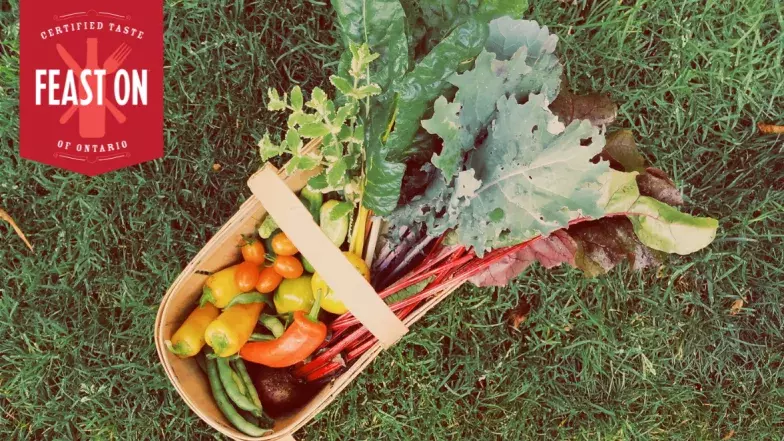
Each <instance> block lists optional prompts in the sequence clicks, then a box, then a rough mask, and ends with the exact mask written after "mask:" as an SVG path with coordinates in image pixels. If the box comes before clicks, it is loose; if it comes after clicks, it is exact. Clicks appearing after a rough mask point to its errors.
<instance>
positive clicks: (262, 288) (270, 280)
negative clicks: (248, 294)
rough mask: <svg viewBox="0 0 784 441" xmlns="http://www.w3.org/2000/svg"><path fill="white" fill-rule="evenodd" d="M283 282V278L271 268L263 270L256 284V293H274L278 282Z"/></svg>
mask: <svg viewBox="0 0 784 441" xmlns="http://www.w3.org/2000/svg"><path fill="white" fill-rule="evenodd" d="M282 280H283V276H281V275H280V274H278V273H277V272H276V271H275V269H274V268H273V267H271V266H269V267H267V268H264V269H263V270H261V275H260V276H259V283H257V284H256V291H258V292H260V293H262V294H267V293H271V292H272V291H275V289H277V287H278V285H280V282H281V281H282Z"/></svg>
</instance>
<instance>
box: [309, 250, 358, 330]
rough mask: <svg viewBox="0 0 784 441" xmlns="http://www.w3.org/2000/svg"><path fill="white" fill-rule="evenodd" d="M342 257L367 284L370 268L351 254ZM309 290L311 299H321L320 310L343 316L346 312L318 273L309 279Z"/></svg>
mask: <svg viewBox="0 0 784 441" xmlns="http://www.w3.org/2000/svg"><path fill="white" fill-rule="evenodd" d="M343 255H344V256H346V259H348V261H349V262H351V264H352V265H354V268H356V269H357V271H359V274H361V275H362V277H364V278H365V280H367V281H368V282H369V281H370V268H368V266H367V264H366V263H365V261H364V260H362V258H361V257H359V256H357V255H356V254H354V253H352V252H349V251H347V252H344V253H343ZM310 286H311V289H312V290H313V298H314V299H315V298H318V297H321V309H323V310H325V311H328V312H331V313H333V314H338V315H340V314H345V313H346V312H348V308H346V305H344V304H343V302H341V301H340V300H338V298H337V297H336V296H335V291H332V289H330V288H329V287H328V286H327V282H325V281H324V279H322V278H321V276H320V275H319V273H315V274H313V279H311V285H310Z"/></svg>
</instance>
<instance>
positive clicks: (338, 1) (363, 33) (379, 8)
mask: <svg viewBox="0 0 784 441" xmlns="http://www.w3.org/2000/svg"><path fill="white" fill-rule="evenodd" d="M332 8H333V9H334V10H335V12H336V13H337V18H338V22H339V23H340V29H341V34H342V36H343V40H344V44H345V46H346V47H347V48H348V47H349V42H353V43H355V44H357V45H360V44H362V43H367V44H368V46H369V48H370V51H371V52H373V53H376V54H379V55H380V58H379V59H378V60H376V61H374V62H373V64H372V65H371V74H370V81H372V82H374V83H377V84H378V85H379V86H381V88H382V89H386V88H387V87H388V86H389V84H390V83H391V82H392V80H394V79H395V78H399V77H402V76H403V75H404V74H405V73H406V71H407V70H408V40H407V38H406V33H405V28H406V26H405V13H404V12H403V7H402V6H401V5H400V1H398V0H333V1H332ZM350 59H351V54H350V53H349V52H348V51H346V53H344V56H343V58H342V59H341V66H340V68H339V70H338V71H339V72H340V73H341V74H347V73H348V65H349V64H350Z"/></svg>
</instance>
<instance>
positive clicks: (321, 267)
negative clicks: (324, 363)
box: [155, 143, 456, 441]
mask: <svg viewBox="0 0 784 441" xmlns="http://www.w3.org/2000/svg"><path fill="white" fill-rule="evenodd" d="M316 147H317V143H311V144H309V146H308V147H307V148H309V149H313V148H316ZM314 173H315V172H308V173H306V172H300V173H296V174H294V175H292V176H287V175H285V174H284V173H283V172H282V171H280V170H278V169H277V168H275V167H274V166H272V165H271V164H267V165H266V166H265V167H264V168H262V170H260V171H259V172H258V173H256V174H255V175H253V176H252V177H251V179H250V180H249V181H248V186H249V187H250V188H251V190H252V192H253V194H254V196H255V197H253V198H250V199H249V200H248V201H246V202H245V203H244V204H243V205H242V206H241V207H240V209H239V211H238V212H237V213H236V214H235V215H234V216H233V217H232V218H231V219H230V220H229V221H228V222H227V223H226V224H225V225H224V226H223V227H222V228H221V229H220V231H218V233H217V234H215V236H214V237H213V238H212V239H211V240H210V241H209V242H208V243H207V245H205V246H204V248H202V250H201V251H199V253H198V254H197V255H196V257H194V258H193V260H192V261H191V262H190V263H189V264H188V266H186V267H185V269H184V270H183V271H182V273H181V274H180V275H179V276H178V277H177V279H176V280H175V281H174V284H172V286H171V287H170V288H169V290H168V291H167V292H166V294H165V295H164V297H163V300H162V301H161V305H160V307H159V309H158V315H157V317H156V320H155V346H156V348H157V350H158V357H159V358H160V359H161V363H162V364H163V367H164V369H165V371H166V375H167V376H168V377H169V380H171V382H172V384H173V385H174V387H175V389H177V392H179V394H180V396H182V398H183V400H185V402H186V403H187V404H188V406H190V408H191V409H193V411H194V412H196V414H197V415H199V417H201V419H203V420H204V421H206V422H207V423H208V424H209V425H210V426H212V427H214V428H215V429H217V430H218V431H220V432H221V433H223V434H224V435H226V436H228V437H230V438H233V439H236V440H247V441H250V440H293V434H294V432H295V431H297V430H298V429H300V428H301V427H303V426H304V425H305V424H307V423H308V422H309V421H310V420H311V419H313V417H315V416H316V414H318V413H319V412H320V411H322V410H323V409H324V408H325V407H326V406H327V405H328V404H329V403H330V402H332V400H334V399H335V397H336V396H337V395H338V394H339V393H340V392H341V391H342V390H343V389H344V388H345V387H346V386H348V384H349V383H351V381H352V380H353V379H354V378H355V377H356V376H357V375H359V373H360V372H362V371H363V370H364V369H365V368H366V367H367V366H368V365H369V364H370V362H371V361H373V359H375V358H376V357H377V356H378V354H379V353H380V352H381V350H382V349H383V348H387V347H389V346H391V345H392V344H394V343H395V342H396V341H397V340H398V339H399V338H400V337H402V336H403V335H404V334H405V333H406V332H407V331H408V328H407V327H408V326H410V325H411V324H413V323H415V322H416V321H417V320H419V319H420V318H421V317H422V316H423V315H424V314H425V313H426V312H427V311H429V310H430V309H431V308H433V307H434V306H436V305H437V304H438V303H439V302H441V301H442V300H443V299H444V298H446V296H448V295H449V294H450V293H451V292H452V291H454V289H455V288H456V287H452V288H450V289H446V290H444V291H443V292H441V293H438V294H437V295H435V296H433V297H432V298H430V299H429V300H428V301H427V302H426V303H423V304H422V305H421V306H420V307H419V308H417V310H416V311H414V312H413V314H411V315H410V316H409V317H407V318H406V320H405V321H403V322H401V321H400V320H399V319H398V318H397V317H396V316H395V315H394V314H393V313H392V311H391V310H390V309H389V308H388V307H387V306H386V304H385V303H384V302H383V301H382V300H381V299H380V298H379V297H378V295H377V294H376V292H375V291H373V288H372V287H371V286H370V284H368V283H367V282H366V281H365V279H363V278H362V277H361V276H360V275H359V274H358V273H357V271H356V270H355V269H354V268H353V266H351V264H350V263H349V262H348V261H347V260H346V259H345V258H344V257H343V255H342V254H341V252H340V250H339V249H338V248H337V247H335V246H334V245H333V244H332V243H331V242H330V241H329V239H327V238H326V237H325V236H324V235H323V234H322V233H321V230H320V229H319V228H318V226H317V225H316V223H315V222H313V218H312V217H311V215H310V214H309V212H308V211H307V210H306V209H305V207H304V206H303V205H302V203H301V202H300V201H299V199H298V198H297V197H296V195H295V192H297V191H299V190H301V189H302V188H303V187H304V186H305V184H306V183H307V181H308V179H309V178H310V177H311V176H313V174H314ZM268 212H269V213H271V214H272V216H273V218H274V219H275V220H276V222H277V223H278V225H279V226H280V228H281V229H282V230H283V231H284V232H285V233H286V235H287V236H288V237H289V238H290V239H291V240H292V242H293V243H294V245H296V246H297V248H298V249H299V250H300V252H301V253H302V254H303V255H304V256H305V257H307V259H308V260H309V261H310V263H311V264H312V265H313V267H314V268H315V269H316V270H317V271H318V272H319V274H321V275H322V277H324V279H325V281H326V282H327V284H328V285H329V286H330V287H332V288H333V290H334V291H335V295H336V296H337V297H338V298H340V299H341V300H342V301H343V302H344V303H345V305H346V306H347V307H348V309H349V310H350V311H351V312H352V314H354V316H355V317H356V318H357V319H358V320H359V321H360V322H362V324H363V325H365V326H366V327H367V328H368V329H369V330H370V331H371V332H372V333H373V335H375V336H376V337H377V338H378V340H379V341H378V343H376V344H375V345H374V346H373V347H372V348H371V349H370V350H368V351H367V352H366V353H365V354H363V355H362V356H361V357H360V358H359V359H357V360H356V361H355V362H354V364H353V365H352V366H351V367H350V368H349V369H348V370H346V372H344V373H343V374H341V375H340V376H338V377H337V378H335V379H334V380H333V381H332V382H331V383H330V384H328V385H327V386H326V387H324V388H323V389H322V390H321V392H319V393H318V394H317V395H316V396H315V397H313V399H312V400H311V401H310V402H309V403H308V404H307V405H305V406H304V407H303V408H302V409H300V410H299V411H298V412H297V413H296V414H294V415H291V416H288V417H286V418H283V419H279V420H277V421H276V423H275V426H274V428H273V432H272V433H270V434H268V435H266V436H263V437H251V436H248V435H245V434H243V433H242V432H240V431H238V430H236V429H235V428H234V427H233V426H232V425H231V423H229V422H228V421H227V420H226V418H225V417H224V416H223V414H222V413H221V412H220V410H219V409H218V407H217V405H216V404H215V400H214V399H213V397H212V392H211V390H210V385H209V382H208V379H207V375H205V374H204V373H203V372H202V370H201V368H199V365H198V364H197V363H196V360H195V359H194V358H188V359H180V358H178V357H176V356H174V355H173V354H171V353H170V352H169V351H167V350H166V347H165V345H164V341H166V340H167V339H170V338H171V337H172V335H173V334H174V332H175V331H176V330H177V328H178V327H179V325H180V324H181V323H182V322H183V321H184V320H185V318H186V317H187V316H188V314H189V313H190V311H192V310H193V308H194V306H195V305H196V304H197V302H198V299H199V297H200V296H201V291H202V286H203V285H204V282H205V281H206V279H207V277H208V276H207V275H206V274H207V273H212V272H215V271H218V270H220V269H223V268H225V267H227V266H230V265H232V264H235V263H237V262H239V261H240V259H241V255H240V251H239V249H238V248H237V247H236V243H237V237H238V236H239V235H241V234H253V233H255V230H256V226H257V225H258V223H259V222H260V221H261V220H262V219H263V218H264V216H265V215H266V214H267V213H268Z"/></svg>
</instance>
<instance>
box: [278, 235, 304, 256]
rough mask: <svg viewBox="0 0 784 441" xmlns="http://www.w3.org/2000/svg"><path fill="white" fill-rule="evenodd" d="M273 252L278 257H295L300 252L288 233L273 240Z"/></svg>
mask: <svg viewBox="0 0 784 441" xmlns="http://www.w3.org/2000/svg"><path fill="white" fill-rule="evenodd" d="M272 251H274V252H275V254H277V255H278V256H293V255H295V254H297V253H298V252H299V250H298V249H297V247H295V246H294V244H293V243H291V241H290V240H289V237H288V236H286V233H278V234H276V235H275V237H273V238H272Z"/></svg>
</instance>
